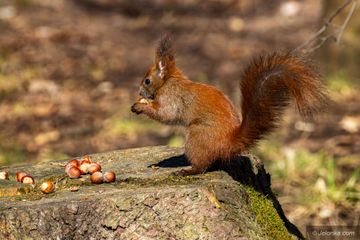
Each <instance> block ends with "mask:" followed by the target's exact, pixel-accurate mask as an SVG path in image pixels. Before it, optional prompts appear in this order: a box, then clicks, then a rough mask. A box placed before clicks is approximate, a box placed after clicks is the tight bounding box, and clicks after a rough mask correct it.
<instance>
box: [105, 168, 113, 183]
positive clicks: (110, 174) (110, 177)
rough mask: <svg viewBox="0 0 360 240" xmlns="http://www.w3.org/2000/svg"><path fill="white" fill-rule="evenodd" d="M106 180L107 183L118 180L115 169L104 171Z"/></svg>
mask: <svg viewBox="0 0 360 240" xmlns="http://www.w3.org/2000/svg"><path fill="white" fill-rule="evenodd" d="M103 178H104V182H107V183H112V182H115V180H116V175H115V173H114V172H113V171H106V172H105V173H104V176H103Z"/></svg>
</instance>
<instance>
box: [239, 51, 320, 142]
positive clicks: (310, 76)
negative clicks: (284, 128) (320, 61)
mask: <svg viewBox="0 0 360 240" xmlns="http://www.w3.org/2000/svg"><path fill="white" fill-rule="evenodd" d="M240 86H241V93H242V103H241V113H242V123H241V126H240V128H239V132H238V133H237V138H238V139H239V141H240V142H239V144H240V145H241V147H242V148H245V149H247V148H249V147H251V146H252V145H254V144H255V143H256V142H257V141H258V140H260V139H262V138H263V137H264V136H265V135H266V134H268V133H270V132H271V131H272V130H273V129H274V128H275V127H276V126H277V123H278V121H279V118H280V117H281V115H282V112H283V110H284V109H285V107H286V106H288V105H289V103H290V100H293V101H294V102H295V105H296V106H297V109H298V110H299V112H300V113H301V114H302V115H305V116H312V115H313V114H314V113H317V112H318V111H319V110H320V109H321V108H322V107H323V106H324V104H325V103H326V102H327V97H326V93H325V89H324V86H323V84H322V83H321V80H320V76H319V74H318V72H317V71H316V69H315V68H314V66H313V65H312V64H311V63H309V62H308V61H306V60H305V59H304V58H302V57H299V56H298V55H295V54H291V53H286V54H283V53H273V54H269V55H265V56H264V55H262V56H260V57H258V58H256V59H255V60H254V61H253V63H252V64H250V65H249V67H248V68H246V69H245V71H244V73H243V76H242V79H241V84H240Z"/></svg>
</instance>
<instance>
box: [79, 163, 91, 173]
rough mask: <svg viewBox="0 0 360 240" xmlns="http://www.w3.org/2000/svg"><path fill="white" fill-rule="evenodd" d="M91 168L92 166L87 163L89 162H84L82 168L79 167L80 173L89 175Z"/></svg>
mask: <svg viewBox="0 0 360 240" xmlns="http://www.w3.org/2000/svg"><path fill="white" fill-rule="evenodd" d="M89 166H90V164H89V163H87V162H84V163H82V164H80V167H79V169H80V173H81V174H82V175H83V174H87V173H88V172H89V170H88V169H89Z"/></svg>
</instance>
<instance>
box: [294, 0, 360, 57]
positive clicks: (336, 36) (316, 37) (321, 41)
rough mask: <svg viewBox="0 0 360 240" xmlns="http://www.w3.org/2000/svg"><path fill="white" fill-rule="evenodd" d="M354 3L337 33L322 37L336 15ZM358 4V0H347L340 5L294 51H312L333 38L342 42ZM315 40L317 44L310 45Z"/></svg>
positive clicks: (337, 41)
mask: <svg viewBox="0 0 360 240" xmlns="http://www.w3.org/2000/svg"><path fill="white" fill-rule="evenodd" d="M351 3H352V6H351V9H350V11H349V14H348V15H347V17H346V19H345V21H344V23H343V24H342V26H341V28H340V29H339V30H338V31H337V33H330V34H328V35H326V36H325V37H320V36H321V35H322V34H323V33H324V32H325V31H326V30H327V29H328V28H329V27H330V26H331V25H332V21H333V20H334V19H335V17H336V16H338V15H339V14H340V13H341V12H342V11H343V10H344V9H345V8H346V7H347V6H349V5H350V4H351ZM356 5H357V1H356V0H348V1H346V2H345V3H344V4H343V5H342V6H340V7H339V8H338V9H336V11H335V12H333V14H331V15H330V17H329V19H328V20H326V21H325V23H324V25H323V26H322V27H321V28H320V29H319V30H318V31H317V32H316V33H315V34H314V35H313V36H312V37H311V38H310V39H308V40H307V41H306V42H304V43H303V44H301V45H300V46H298V47H297V48H295V50H294V51H299V50H301V49H303V51H305V48H308V49H307V51H306V52H312V51H315V50H316V49H318V48H320V47H321V46H322V45H323V44H324V43H325V42H326V41H327V40H329V39H333V40H334V41H335V42H336V43H337V44H339V43H340V41H341V38H342V35H343V33H344V30H345V28H346V26H347V25H348V23H349V21H350V18H351V16H352V15H353V14H354V11H355V8H356ZM315 42H318V43H317V44H316V45H315V46H312V47H311V48H310V47H309V46H310V45H312V44H314V43H315Z"/></svg>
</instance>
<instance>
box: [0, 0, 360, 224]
mask: <svg viewBox="0 0 360 240" xmlns="http://www.w3.org/2000/svg"><path fill="white" fill-rule="evenodd" d="M343 3H344V1H339V0H327V1H320V0H304V1H285V0H275V1H266V0H255V1H254V0H252V1H250V0H209V1H205V0H186V1H180V0H173V1H165V0H141V1H126V0H0V166H4V165H13V164H19V163H24V162H26V163H31V162H33V163H35V162H39V161H49V160H55V159H64V158H69V157H72V156H80V155H83V154H85V153H96V152H104V151H109V150H116V149H123V148H131V147H142V146H149V145H164V144H168V145H171V146H182V144H183V137H182V130H181V129H180V128H174V127H169V126H163V125H160V124H158V123H156V122H154V121H150V120H148V119H146V118H145V117H143V116H136V115H134V114H132V113H131V112H130V106H131V104H132V103H133V102H134V101H135V100H136V99H137V95H138V85H139V82H140V80H141V78H142V77H143V75H144V74H145V71H146V70H147V68H148V67H149V66H150V64H151V63H152V60H153V53H154V46H155V44H156V41H157V39H158V38H159V36H160V35H161V33H163V32H165V31H170V32H172V33H173V36H174V39H175V46H176V50H177V62H178V66H180V68H181V69H183V71H184V73H185V74H186V75H187V76H189V78H190V79H192V80H194V81H198V82H204V83H209V84H213V85H216V86H218V87H219V88H221V89H222V90H223V91H224V92H226V93H227V95H229V96H230V98H231V99H233V100H234V101H235V102H236V103H238V102H239V101H240V96H239V89H238V88H239V87H238V86H239V76H240V74H241V71H242V69H243V67H244V66H245V65H246V64H247V63H248V62H249V61H250V59H251V57H252V56H255V55H256V54H258V53H260V52H263V51H273V50H284V49H294V48H296V47H298V46H299V45H301V44H302V43H304V42H305V41H307V40H308V39H310V37H311V36H312V34H314V33H315V32H316V31H317V30H318V29H320V27H321V26H322V25H323V24H324V22H325V20H326V19H327V17H329V16H330V15H331V13H332V12H334V11H335V10H336V9H338V8H339V7H340V6H341V5H342V4H343ZM349 10H350V6H348V7H347V8H346V9H344V10H343V12H341V13H340V14H339V15H338V16H336V18H335V19H334V21H333V23H334V24H333V25H332V26H331V27H330V28H329V29H328V30H327V32H326V33H331V31H335V30H336V29H337V28H336V27H339V26H340V25H341V24H343V23H344V21H345V19H346V17H347V14H348V12H349ZM359 37H360V15H359V13H358V11H357V10H356V11H355V12H354V14H353V16H352V17H351V19H350V21H349V24H348V26H347V28H346V29H345V32H344V35H343V36H342V39H341V42H340V44H335V43H334V42H333V41H332V40H331V39H330V40H328V41H326V42H325V43H324V45H322V46H321V47H320V48H319V49H317V50H315V51H313V58H314V59H315V61H316V62H317V63H318V65H319V66H320V68H321V72H322V74H323V76H324V81H325V82H326V85H327V86H328V88H329V92H330V96H331V98H332V99H333V101H334V103H333V104H330V107H329V109H326V111H325V112H324V113H323V114H321V115H320V116H319V117H318V118H317V119H316V120H313V121H304V120H303V119H301V118H300V117H299V115H298V114H297V113H296V112H295V111H294V110H293V109H289V111H288V112H287V113H286V116H285V118H284V121H283V123H282V125H281V128H280V129H279V131H277V132H276V133H275V134H273V135H271V136H270V137H269V138H268V140H265V141H262V142H261V144H260V146H259V147H257V148H256V149H254V152H255V153H256V154H257V155H258V156H260V157H261V159H262V160H264V161H265V165H266V168H267V169H268V171H269V172H270V173H271V174H272V184H273V187H274V190H275V191H276V192H277V194H278V197H279V200H280V202H281V204H282V206H283V207H284V209H285V212H286V215H287V216H288V218H289V219H290V220H291V221H292V222H294V223H295V224H296V225H297V226H299V227H300V229H301V230H302V231H304V229H305V226H306V225H309V224H312V225H321V224H327V225H329V224H331V225H358V224H359V218H360V206H359V198H360V197H359V195H360V180H359V176H360V168H359V166H360V68H359V66H360V57H359V56H360V44H359ZM237 105H239V104H237Z"/></svg>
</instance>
